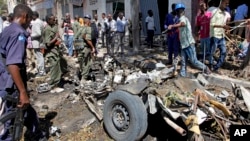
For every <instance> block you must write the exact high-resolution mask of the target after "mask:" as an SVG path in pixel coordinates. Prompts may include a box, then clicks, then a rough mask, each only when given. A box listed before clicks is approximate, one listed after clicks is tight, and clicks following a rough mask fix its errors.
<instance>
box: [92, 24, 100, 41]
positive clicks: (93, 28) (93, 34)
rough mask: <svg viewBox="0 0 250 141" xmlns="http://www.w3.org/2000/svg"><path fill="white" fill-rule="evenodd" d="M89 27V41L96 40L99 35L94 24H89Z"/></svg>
mask: <svg viewBox="0 0 250 141" xmlns="http://www.w3.org/2000/svg"><path fill="white" fill-rule="evenodd" d="M90 27H91V39H97V38H98V37H99V33H98V30H97V26H96V24H95V23H91V24H90Z"/></svg>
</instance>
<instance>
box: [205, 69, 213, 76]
mask: <svg viewBox="0 0 250 141" xmlns="http://www.w3.org/2000/svg"><path fill="white" fill-rule="evenodd" d="M205 73H206V74H207V75H210V74H211V73H212V72H211V70H210V69H209V68H208V67H207V68H206V70H205Z"/></svg>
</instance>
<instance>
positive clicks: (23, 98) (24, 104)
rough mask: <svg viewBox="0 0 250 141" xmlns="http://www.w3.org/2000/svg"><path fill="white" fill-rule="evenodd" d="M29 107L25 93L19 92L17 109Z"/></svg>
mask: <svg viewBox="0 0 250 141" xmlns="http://www.w3.org/2000/svg"><path fill="white" fill-rule="evenodd" d="M29 105H30V100H29V97H28V94H27V92H26V91H25V92H20V97H19V103H18V105H17V106H18V107H19V108H27V107H28V106H29Z"/></svg>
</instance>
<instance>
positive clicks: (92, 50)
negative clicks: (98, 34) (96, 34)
mask: <svg viewBox="0 0 250 141" xmlns="http://www.w3.org/2000/svg"><path fill="white" fill-rule="evenodd" d="M95 53H96V51H95V48H92V49H91V54H92V55H94V56H95Z"/></svg>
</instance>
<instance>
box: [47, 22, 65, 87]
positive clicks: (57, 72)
mask: <svg viewBox="0 0 250 141" xmlns="http://www.w3.org/2000/svg"><path fill="white" fill-rule="evenodd" d="M57 33H58V27H57V26H53V27H52V26H49V25H47V26H46V27H45V29H44V33H43V35H44V38H43V41H44V44H45V45H46V47H47V50H46V55H45V57H46V59H47V60H48V63H49V67H50V72H49V75H50V80H49V82H48V83H49V84H50V85H51V86H52V87H54V86H57V85H58V84H59V82H60V80H61V76H62V74H64V73H65V72H66V71H67V62H66V60H65V59H64V58H63V55H62V53H61V52H60V51H59V48H58V46H57V45H56V44H55V43H53V44H51V45H50V46H48V45H47V43H49V42H50V41H51V40H52V39H53V38H54V37H55V36H56V34H57Z"/></svg>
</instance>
